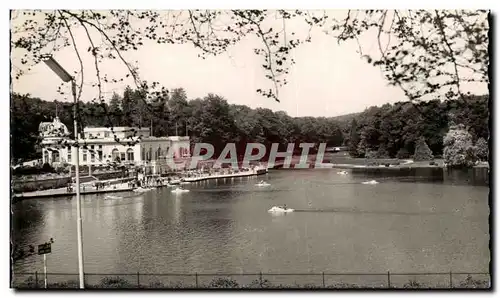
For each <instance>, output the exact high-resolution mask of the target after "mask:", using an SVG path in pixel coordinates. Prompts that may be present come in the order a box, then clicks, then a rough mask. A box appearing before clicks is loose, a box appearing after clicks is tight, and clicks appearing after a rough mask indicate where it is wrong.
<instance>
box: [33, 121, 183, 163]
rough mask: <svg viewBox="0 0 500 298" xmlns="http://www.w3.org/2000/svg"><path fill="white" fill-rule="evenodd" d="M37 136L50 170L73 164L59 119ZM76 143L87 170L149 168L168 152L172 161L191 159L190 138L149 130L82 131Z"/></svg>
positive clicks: (99, 129) (101, 128) (105, 129)
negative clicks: (153, 133) (106, 167)
mask: <svg viewBox="0 0 500 298" xmlns="http://www.w3.org/2000/svg"><path fill="white" fill-rule="evenodd" d="M39 132H40V136H41V137H42V142H41V144H42V153H43V157H42V162H43V163H48V164H50V165H52V166H62V165H66V164H74V160H73V158H74V154H75V152H76V148H75V147H71V142H72V140H71V139H70V138H69V132H68V129H67V127H66V125H64V124H63V123H62V122H61V121H60V120H59V118H58V117H56V118H55V119H54V121H53V122H42V123H40V126H39ZM78 143H79V144H80V165H87V166H102V165H109V164H113V163H114V164H122V165H136V166H144V165H146V166H152V165H154V164H156V163H157V162H156V161H160V160H162V159H163V160H165V158H166V156H167V152H168V150H173V153H174V156H173V157H174V159H179V158H185V157H189V156H190V144H189V137H182V136H171V137H154V136H151V135H150V129H149V128H141V129H139V128H137V127H113V128H112V129H111V128H106V127H85V128H84V129H83V136H79V140H78ZM70 149H71V150H70ZM158 164H164V162H158ZM154 172H157V170H156V169H155V170H154Z"/></svg>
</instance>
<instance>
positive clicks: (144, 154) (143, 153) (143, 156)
mask: <svg viewBox="0 0 500 298" xmlns="http://www.w3.org/2000/svg"><path fill="white" fill-rule="evenodd" d="M141 159H142V160H146V148H144V147H141Z"/></svg>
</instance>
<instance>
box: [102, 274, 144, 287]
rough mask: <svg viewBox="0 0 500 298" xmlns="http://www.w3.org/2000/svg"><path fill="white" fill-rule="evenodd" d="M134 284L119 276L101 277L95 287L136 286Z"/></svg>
mask: <svg viewBox="0 0 500 298" xmlns="http://www.w3.org/2000/svg"><path fill="white" fill-rule="evenodd" d="M136 287H137V286H136V285H132V284H131V283H129V282H128V280H125V279H123V278H120V277H105V278H103V279H101V281H100V282H99V285H98V286H97V288H125V289H126V288H136Z"/></svg>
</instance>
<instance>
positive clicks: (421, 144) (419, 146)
mask: <svg viewBox="0 0 500 298" xmlns="http://www.w3.org/2000/svg"><path fill="white" fill-rule="evenodd" d="M433 158H434V157H433V156H432V151H431V149H430V148H429V146H427V143H426V142H425V139H424V138H420V139H418V141H417V142H416V144H415V154H413V160H414V161H424V160H431V159H433Z"/></svg>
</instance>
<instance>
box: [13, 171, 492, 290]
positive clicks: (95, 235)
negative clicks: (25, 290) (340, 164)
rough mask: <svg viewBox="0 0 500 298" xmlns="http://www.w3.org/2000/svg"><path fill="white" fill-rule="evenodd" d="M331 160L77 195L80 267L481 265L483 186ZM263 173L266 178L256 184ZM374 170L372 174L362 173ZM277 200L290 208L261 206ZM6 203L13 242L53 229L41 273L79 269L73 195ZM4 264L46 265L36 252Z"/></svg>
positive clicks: (484, 255) (203, 269)
mask: <svg viewBox="0 0 500 298" xmlns="http://www.w3.org/2000/svg"><path fill="white" fill-rule="evenodd" d="M337 171H338V170H335V169H311V170H273V171H270V172H269V174H267V175H266V176H259V177H250V178H234V179H226V180H219V181H204V182H198V183H192V184H190V185H186V186H185V187H186V188H188V189H190V192H189V193H182V194H173V193H171V189H170V188H166V187H164V188H161V189H156V190H153V191H151V192H148V193H144V194H134V193H120V194H115V195H116V196H126V197H125V198H121V199H119V198H115V199H106V196H105V195H89V196H83V197H82V199H83V202H82V216H83V235H84V257H85V272H86V273H87V272H88V273H99V274H108V273H109V274H118V273H132V274H135V273H136V272H138V271H139V272H141V273H189V274H194V273H195V272H197V273H258V272H263V273H321V272H333V273H384V272H387V271H390V272H391V273H392V272H394V273H398V272H399V273H426V272H450V271H453V272H488V271H489V262H490V251H489V223H488V216H489V212H490V211H489V206H488V195H489V188H488V187H486V186H474V185H469V184H467V183H464V184H457V183H453V184H449V183H443V182H442V181H441V182H429V181H418V180H417V181H415V180H412V181H411V182H408V181H405V180H404V179H400V178H398V177H383V176H379V177H375V178H374V176H373V174H372V175H370V176H369V177H368V176H366V175H364V174H363V173H354V174H353V173H350V174H349V175H339V174H338V173H337ZM262 179H264V180H266V181H267V182H269V183H270V184H271V185H270V186H268V187H257V186H256V185H255V184H256V183H257V182H258V181H260V180H262ZM372 179H376V180H377V181H379V182H380V183H379V184H376V185H364V184H362V183H361V182H363V181H367V180H372ZM127 196H128V197H127ZM282 204H286V205H287V207H289V208H294V209H296V211H295V212H292V213H288V214H281V215H280V214H270V213H268V212H267V210H268V209H270V208H271V207H272V206H275V205H282ZM12 209H13V211H12V212H13V213H12V220H13V231H14V232H13V235H12V237H13V240H14V242H15V243H16V244H18V245H21V246H24V245H29V244H34V245H35V246H36V245H37V244H40V243H43V242H45V241H48V240H49V239H50V238H51V237H52V238H54V240H55V243H54V244H53V245H52V253H51V254H50V255H48V257H47V264H48V271H49V273H50V272H53V273H54V272H57V273H73V274H76V273H77V272H78V269H77V265H78V262H77V246H76V243H77V241H76V221H75V219H76V201H75V199H74V198H73V199H67V198H57V199H56V198H54V199H38V200H37V199H35V200H25V201H21V202H19V203H17V204H14V205H13V206H12ZM13 269H14V271H16V272H21V271H22V272H34V271H38V272H39V273H40V272H43V261H42V257H41V256H33V257H30V258H27V259H25V260H22V261H19V262H17V263H16V264H15V265H14V267H13ZM51 278H52V277H51ZM53 278H55V276H54V277H53ZM59 278H65V279H75V280H76V279H77V277H76V276H72V277H71V278H70V277H68V276H63V277H61V276H60V277H59ZM89 278H91V277H89ZM355 278H359V277H345V278H344V279H349V280H352V281H353V282H355V281H354V279H355ZM377 278H379V279H380V278H382V279H384V278H386V277H377ZM439 278H441V277H439ZM253 279H255V278H253ZM297 279H304V278H297ZM337 279H339V278H337ZM365 279H367V278H365ZM401 279H402V282H406V281H408V277H404V278H403V277H401ZM403 279H404V280H403ZM429 279H430V280H435V279H436V277H431V278H429ZM443 279H447V277H443Z"/></svg>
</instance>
